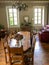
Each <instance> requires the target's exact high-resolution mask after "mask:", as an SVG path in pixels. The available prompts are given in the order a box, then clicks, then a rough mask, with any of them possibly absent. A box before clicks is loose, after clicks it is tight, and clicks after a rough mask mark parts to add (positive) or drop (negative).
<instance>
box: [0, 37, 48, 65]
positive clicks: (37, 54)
mask: <svg viewBox="0 0 49 65" xmlns="http://www.w3.org/2000/svg"><path fill="white" fill-rule="evenodd" d="M0 65H9V63H7V64H6V61H5V53H4V48H3V45H2V42H0ZM34 65H49V43H40V42H39V39H38V36H36V44H35V50H34Z"/></svg>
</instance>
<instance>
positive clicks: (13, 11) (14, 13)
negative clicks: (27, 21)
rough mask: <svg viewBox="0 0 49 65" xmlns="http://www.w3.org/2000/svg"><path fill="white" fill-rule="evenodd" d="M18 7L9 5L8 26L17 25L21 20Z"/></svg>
mask: <svg viewBox="0 0 49 65" xmlns="http://www.w3.org/2000/svg"><path fill="white" fill-rule="evenodd" d="M18 12H19V11H18V9H17V8H15V7H7V16H8V21H7V22H8V26H9V27H15V26H17V25H18V22H19V14H18Z"/></svg>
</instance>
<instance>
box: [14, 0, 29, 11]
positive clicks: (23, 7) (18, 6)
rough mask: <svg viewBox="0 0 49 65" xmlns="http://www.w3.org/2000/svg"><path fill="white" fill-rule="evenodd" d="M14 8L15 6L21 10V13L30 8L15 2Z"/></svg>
mask: <svg viewBox="0 0 49 65" xmlns="http://www.w3.org/2000/svg"><path fill="white" fill-rule="evenodd" d="M13 6H14V7H17V9H19V11H21V10H25V9H26V8H28V5H27V4H26V3H23V2H19V1H17V2H15V3H14V4H13Z"/></svg>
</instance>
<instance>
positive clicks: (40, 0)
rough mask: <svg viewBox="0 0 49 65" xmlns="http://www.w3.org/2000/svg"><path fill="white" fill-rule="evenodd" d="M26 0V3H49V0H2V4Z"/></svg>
mask: <svg viewBox="0 0 49 65" xmlns="http://www.w3.org/2000/svg"><path fill="white" fill-rule="evenodd" d="M18 1H19V2H24V3H28V4H29V3H31V4H38V3H39V4H41V3H42V4H43V3H44V4H47V3H49V0H0V6H1V5H11V4H15V3H17V2H18Z"/></svg>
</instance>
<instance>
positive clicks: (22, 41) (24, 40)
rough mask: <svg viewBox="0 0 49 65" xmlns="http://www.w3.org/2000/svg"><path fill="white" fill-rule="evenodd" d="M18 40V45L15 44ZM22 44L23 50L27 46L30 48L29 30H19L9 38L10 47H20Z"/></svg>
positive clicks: (26, 48) (25, 49)
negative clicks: (13, 36)
mask: <svg viewBox="0 0 49 65" xmlns="http://www.w3.org/2000/svg"><path fill="white" fill-rule="evenodd" d="M18 38H19V39H18ZM17 41H19V45H18V44H17V43H18V42H17ZM21 45H23V51H27V50H28V49H29V48H31V43H30V32H28V31H19V32H17V33H16V36H15V38H12V39H11V40H10V44H9V46H10V47H21Z"/></svg>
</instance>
